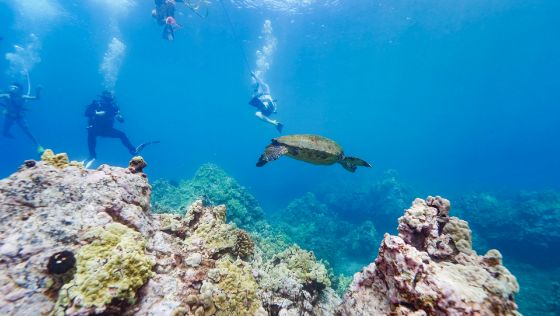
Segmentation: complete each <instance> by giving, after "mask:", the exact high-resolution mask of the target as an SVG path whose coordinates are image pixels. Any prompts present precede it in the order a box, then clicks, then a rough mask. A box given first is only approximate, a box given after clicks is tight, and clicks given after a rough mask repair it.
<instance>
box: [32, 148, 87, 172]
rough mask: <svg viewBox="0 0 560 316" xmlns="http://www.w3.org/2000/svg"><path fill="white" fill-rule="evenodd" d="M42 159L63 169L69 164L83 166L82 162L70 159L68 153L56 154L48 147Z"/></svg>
mask: <svg viewBox="0 0 560 316" xmlns="http://www.w3.org/2000/svg"><path fill="white" fill-rule="evenodd" d="M41 160H42V161H44V162H45V163H47V164H49V165H51V166H54V167H57V168H61V169H62V168H65V167H68V166H76V167H83V164H82V163H79V162H77V161H69V160H68V155H67V154H66V153H60V154H55V153H54V152H53V151H52V150H51V149H47V150H45V151H44V152H43V154H42V155H41Z"/></svg>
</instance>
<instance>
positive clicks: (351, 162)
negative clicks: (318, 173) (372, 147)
mask: <svg viewBox="0 0 560 316" xmlns="http://www.w3.org/2000/svg"><path fill="white" fill-rule="evenodd" d="M339 163H340V164H341V165H342V167H344V169H346V170H348V171H350V172H354V171H356V168H358V166H360V167H368V168H369V167H371V165H370V164H369V163H367V162H366V161H365V160H362V159H360V158H356V157H344V159H342V160H341V161H340V162H339Z"/></svg>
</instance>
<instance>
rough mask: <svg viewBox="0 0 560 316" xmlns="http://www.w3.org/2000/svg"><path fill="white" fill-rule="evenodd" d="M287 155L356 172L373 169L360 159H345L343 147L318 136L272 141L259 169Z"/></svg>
mask: <svg viewBox="0 0 560 316" xmlns="http://www.w3.org/2000/svg"><path fill="white" fill-rule="evenodd" d="M283 155H286V156H288V157H292V158H294V159H297V160H302V161H306V162H309V163H312V164H316V165H332V164H334V163H335V162H338V163H339V164H341V165H342V166H343V167H344V169H346V170H348V171H350V172H354V171H356V168H357V166H362V167H371V165H370V164H369V163H367V162H365V161H363V160H362V159H360V158H355V157H345V156H344V152H343V151H342V147H340V145H338V144H337V143H336V142H334V141H333V140H330V139H328V138H326V137H323V136H318V135H287V136H282V137H278V138H274V139H272V142H271V143H270V145H268V146H267V147H266V149H265V150H264V153H263V154H262V155H261V157H260V158H259V161H258V162H257V167H262V166H264V165H265V164H266V163H267V162H269V161H273V160H276V159H278V158H280V157H281V156H283Z"/></svg>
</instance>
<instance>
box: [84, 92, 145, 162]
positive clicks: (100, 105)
mask: <svg viewBox="0 0 560 316" xmlns="http://www.w3.org/2000/svg"><path fill="white" fill-rule="evenodd" d="M96 111H104V112H105V114H104V115H97V114H95V112H96ZM85 115H86V116H87V118H88V123H89V126H88V149H89V156H90V159H91V158H96V157H97V154H96V152H95V146H96V144H97V137H108V138H119V139H120V140H121V142H122V144H123V145H124V146H125V147H126V149H128V152H129V153H130V154H131V155H134V154H135V153H136V148H135V147H134V146H133V145H132V144H131V143H130V140H129V139H128V137H127V136H126V134H125V133H124V132H122V131H119V130H118V129H116V128H114V127H113V124H114V123H115V117H116V116H117V115H119V107H118V106H117V104H116V103H115V102H114V101H113V100H105V99H103V98H102V99H100V100H95V101H93V102H92V103H91V104H90V105H88V107H87V108H86V112H85Z"/></svg>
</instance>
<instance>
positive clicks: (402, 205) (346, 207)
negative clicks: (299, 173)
mask: <svg viewBox="0 0 560 316" xmlns="http://www.w3.org/2000/svg"><path fill="white" fill-rule="evenodd" d="M317 197H318V199H319V200H320V201H321V202H322V203H324V204H325V205H326V206H327V207H328V208H330V209H332V210H337V212H338V213H339V215H340V217H341V219H343V220H345V221H348V222H350V223H352V224H359V223H362V222H364V221H372V222H373V223H374V224H375V228H376V229H377V231H381V232H393V231H394V229H395V221H396V220H397V218H398V217H399V216H401V214H402V211H403V210H405V209H406V208H407V207H408V203H409V201H412V200H413V199H414V198H415V197H416V195H415V192H414V191H413V189H412V188H410V187H408V186H406V185H404V184H403V183H401V182H400V181H399V180H398V174H397V172H396V171H395V170H388V171H387V172H385V174H384V175H383V178H382V179H381V180H379V181H375V182H374V181H371V182H368V183H366V184H364V185H361V186H357V185H356V183H354V182H351V183H336V186H335V187H333V186H332V184H331V185H328V186H327V185H326V186H325V187H323V188H322V190H321V191H320V193H318V194H317ZM375 244H378V243H377V242H376V243H375Z"/></svg>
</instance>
